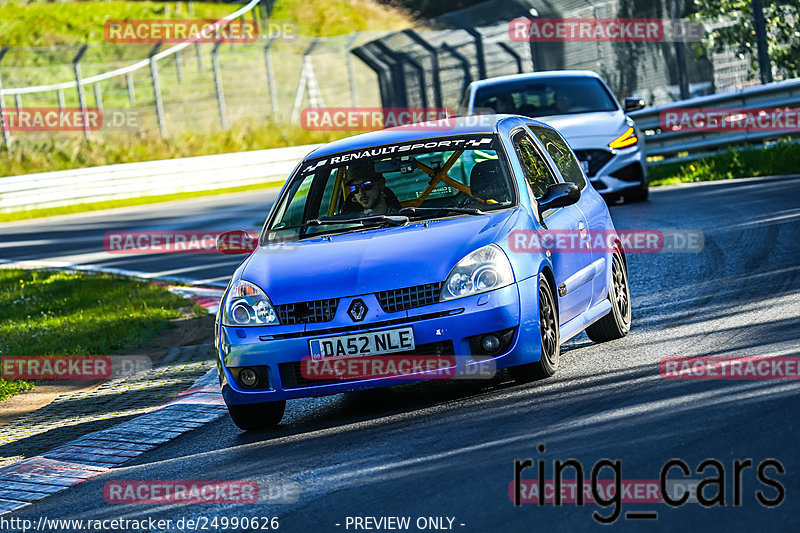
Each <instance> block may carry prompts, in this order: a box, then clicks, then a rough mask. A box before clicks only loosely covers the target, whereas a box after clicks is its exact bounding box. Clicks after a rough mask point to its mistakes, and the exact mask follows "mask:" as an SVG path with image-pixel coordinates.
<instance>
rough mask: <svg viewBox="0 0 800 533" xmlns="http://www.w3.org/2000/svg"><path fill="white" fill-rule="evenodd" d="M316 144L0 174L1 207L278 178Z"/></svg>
mask: <svg viewBox="0 0 800 533" xmlns="http://www.w3.org/2000/svg"><path fill="white" fill-rule="evenodd" d="M318 146H320V145H317V144H313V145H304V146H293V147H289V148H274V149H271V150H255V151H250V152H238V153H232V154H220V155H206V156H200V157H187V158H182V159H167V160H161V161H145V162H141V163H126V164H121V165H108V166H101V167H90V168H82V169H76V170H61V171H57V172H44V173H40V174H26V175H23V176H9V177H5V178H3V177H0V212H3V213H9V212H13V211H21V210H25V209H39V208H47V207H58V206H64V205H73V204H81V203H89V202H102V201H106V200H119V199H125V198H138V197H141V196H155V195H162V194H173V193H180V192H192V191H203V190H212V189H222V188H227V187H238V186H241V185H252V184H258V183H268V182H277V183H280V184H282V182H283V181H284V180H285V179H286V178H288V177H289V175H290V174H291V172H292V170H294V168H295V166H296V165H297V163H299V162H300V160H301V159H303V158H304V157H305V156H306V155H307V154H308V153H309V152H311V151H312V150H313V149H315V148H317V147H318Z"/></svg>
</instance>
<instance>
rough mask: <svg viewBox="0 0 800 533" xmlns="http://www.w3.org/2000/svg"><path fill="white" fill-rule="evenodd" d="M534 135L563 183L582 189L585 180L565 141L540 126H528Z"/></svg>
mask: <svg viewBox="0 0 800 533" xmlns="http://www.w3.org/2000/svg"><path fill="white" fill-rule="evenodd" d="M529 127H530V128H531V130H532V131H533V133H534V134H536V136H537V137H539V140H540V141H541V142H542V144H543V145H544V148H545V150H547V153H548V154H550V157H552V158H553V161H555V163H556V167H558V171H559V172H561V176H562V177H563V178H564V181H571V182H572V183H574V184H575V185H577V186H578V188H579V189H583V188H584V187H585V186H586V178H585V177H584V176H583V171H582V170H581V165H580V163H578V160H577V159H575V154H573V153H572V150H570V148H569V146H568V145H567V143H566V141H564V139H563V138H562V137H561V135H559V134H558V133H556V132H555V131H553V130H551V129H548V128H543V127H541V126H529Z"/></svg>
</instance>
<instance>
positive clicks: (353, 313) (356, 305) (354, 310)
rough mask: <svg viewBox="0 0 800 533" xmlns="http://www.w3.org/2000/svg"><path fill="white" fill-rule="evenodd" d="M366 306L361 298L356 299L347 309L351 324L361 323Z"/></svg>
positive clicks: (365, 312)
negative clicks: (351, 320)
mask: <svg viewBox="0 0 800 533" xmlns="http://www.w3.org/2000/svg"><path fill="white" fill-rule="evenodd" d="M368 310H369V309H367V304H365V303H364V301H363V300H362V299H361V298H356V299H355V300H353V301H352V303H351V304H350V307H348V308H347V314H348V315H350V318H352V319H353V322H361V321H362V320H364V317H365V316H367V311H368Z"/></svg>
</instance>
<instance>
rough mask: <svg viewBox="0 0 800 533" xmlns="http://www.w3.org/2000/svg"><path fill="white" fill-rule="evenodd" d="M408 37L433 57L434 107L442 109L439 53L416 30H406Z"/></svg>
mask: <svg viewBox="0 0 800 533" xmlns="http://www.w3.org/2000/svg"><path fill="white" fill-rule="evenodd" d="M403 33H405V34H406V35H407V36H408V37H410V38H411V40H413V41H414V42H415V43H417V44H418V45H420V46H421V47H423V48H424V49H425V50H427V51H428V54H429V55H430V57H431V77H432V78H433V79H432V82H433V102H434V105H435V106H436V107H437V108H439V109H441V108H442V107H444V104H443V103H442V80H441V78H440V77H439V51H438V50H436V48H434V47H433V45H432V44H431V43H429V42H428V41H426V40H425V39H424V38H423V37H422V36H421V35H419V34H418V33H417V32H415V31H414V30H411V29H409V30H404V31H403Z"/></svg>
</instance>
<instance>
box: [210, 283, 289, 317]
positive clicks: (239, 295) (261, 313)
mask: <svg viewBox="0 0 800 533" xmlns="http://www.w3.org/2000/svg"><path fill="white" fill-rule="evenodd" d="M278 323H279V322H278V314H277V313H276V312H275V308H274V307H272V302H270V301H269V298H267V295H266V294H264V291H262V290H261V289H260V288H258V286H257V285H255V284H253V283H250V282H249V281H244V280H241V279H240V280H238V281H235V282H234V283H233V285H231V289H230V290H229V291H228V295H227V296H226V297H225V301H224V302H223V303H222V324H223V325H225V326H274V325H277V324H278Z"/></svg>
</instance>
